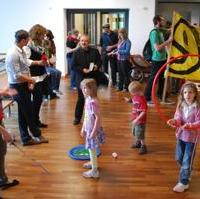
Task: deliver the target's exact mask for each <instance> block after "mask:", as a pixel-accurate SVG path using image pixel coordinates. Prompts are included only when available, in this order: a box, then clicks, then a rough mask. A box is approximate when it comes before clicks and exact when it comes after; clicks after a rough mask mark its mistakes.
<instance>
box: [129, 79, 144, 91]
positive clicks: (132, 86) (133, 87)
mask: <svg viewBox="0 0 200 199" xmlns="http://www.w3.org/2000/svg"><path fill="white" fill-rule="evenodd" d="M128 90H129V93H131V94H132V93H135V92H138V91H143V86H142V84H141V83H140V82H138V81H132V82H131V83H130V84H129V86H128Z"/></svg>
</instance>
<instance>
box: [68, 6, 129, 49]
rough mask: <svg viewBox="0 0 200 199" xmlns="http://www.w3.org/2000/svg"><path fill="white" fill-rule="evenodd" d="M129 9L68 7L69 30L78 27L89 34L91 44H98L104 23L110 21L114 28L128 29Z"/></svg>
mask: <svg viewBox="0 0 200 199" xmlns="http://www.w3.org/2000/svg"><path fill="white" fill-rule="evenodd" d="M128 16H129V10H128V9H99V10H97V9H67V10H66V18H67V20H66V21H67V32H69V31H71V30H72V29H77V30H78V31H79V32H80V33H81V34H88V35H89V37H90V39H91V45H95V46H96V45H98V42H99V38H100V35H101V33H102V28H101V27H102V25H103V24H105V23H109V24H110V27H111V29H112V30H118V29H119V28H126V29H127V31H128Z"/></svg>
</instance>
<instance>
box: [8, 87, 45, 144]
mask: <svg viewBox="0 0 200 199" xmlns="http://www.w3.org/2000/svg"><path fill="white" fill-rule="evenodd" d="M10 87H11V88H15V89H16V90H17V92H18V94H17V95H16V96H14V99H15V100H16V101H17V104H18V124H19V132H20V136H21V140H22V142H23V143H27V142H28V141H29V140H30V139H31V136H30V135H29V132H28V129H29V130H30V132H31V133H32V135H33V136H34V137H39V136H40V135H41V131H40V129H39V128H38V127H37V126H36V123H35V117H34V111H33V103H32V102H31V92H30V91H29V88H28V83H18V84H10Z"/></svg>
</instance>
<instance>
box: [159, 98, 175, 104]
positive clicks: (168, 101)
mask: <svg viewBox="0 0 200 199" xmlns="http://www.w3.org/2000/svg"><path fill="white" fill-rule="evenodd" d="M160 103H161V104H166V105H172V104H175V102H173V101H172V100H170V99H168V98H167V99H165V101H162V100H161V102H160Z"/></svg>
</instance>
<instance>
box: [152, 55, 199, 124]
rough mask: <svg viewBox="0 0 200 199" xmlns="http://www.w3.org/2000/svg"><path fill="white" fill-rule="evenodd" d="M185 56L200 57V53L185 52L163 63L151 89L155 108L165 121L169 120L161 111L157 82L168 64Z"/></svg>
mask: <svg viewBox="0 0 200 199" xmlns="http://www.w3.org/2000/svg"><path fill="white" fill-rule="evenodd" d="M183 57H200V55H199V54H184V55H179V56H177V57H172V58H170V60H169V61H167V62H166V63H165V64H163V65H162V67H161V68H160V69H159V71H158V72H157V74H156V76H155V78H154V81H153V86H152V91H151V96H152V100H153V102H154V104H155V108H156V109H157V112H158V115H159V117H160V118H161V120H163V121H164V122H167V121H168V119H167V117H166V116H165V115H164V114H163V112H162V111H161V109H160V107H159V105H158V101H157V99H156V96H155V90H156V83H157V80H158V78H159V76H160V74H161V73H162V72H163V71H164V70H165V68H166V67H167V65H168V64H170V63H172V62H173V61H175V60H177V59H179V58H183Z"/></svg>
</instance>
